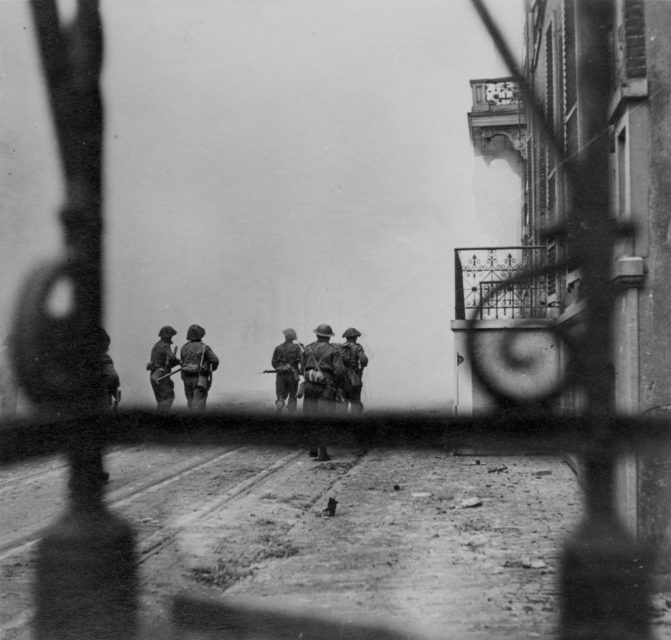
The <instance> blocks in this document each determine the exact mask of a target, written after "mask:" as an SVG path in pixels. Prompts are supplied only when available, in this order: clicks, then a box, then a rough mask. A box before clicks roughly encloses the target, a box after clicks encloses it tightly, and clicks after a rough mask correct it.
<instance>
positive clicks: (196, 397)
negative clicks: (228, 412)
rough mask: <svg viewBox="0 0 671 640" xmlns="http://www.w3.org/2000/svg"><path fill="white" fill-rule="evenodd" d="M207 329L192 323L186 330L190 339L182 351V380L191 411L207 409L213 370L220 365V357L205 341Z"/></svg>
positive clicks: (187, 403)
mask: <svg viewBox="0 0 671 640" xmlns="http://www.w3.org/2000/svg"><path fill="white" fill-rule="evenodd" d="M204 336H205V329H203V327H201V326H199V325H197V324H192V325H191V326H190V327H189V328H188V329H187V332H186V339H187V340H188V341H189V342H187V343H186V344H185V345H184V346H183V347H182V351H181V352H180V359H181V361H182V373H181V376H182V381H183V382H184V395H185V396H186V406H187V409H188V410H189V411H197V412H202V411H205V405H206V403H207V394H208V392H209V390H210V387H211V386H212V372H213V371H216V370H217V367H218V366H219V358H217V356H216V355H215V354H214V351H212V349H211V348H210V347H209V346H207V345H206V344H205V343H204V342H203V341H202V339H203V337H204Z"/></svg>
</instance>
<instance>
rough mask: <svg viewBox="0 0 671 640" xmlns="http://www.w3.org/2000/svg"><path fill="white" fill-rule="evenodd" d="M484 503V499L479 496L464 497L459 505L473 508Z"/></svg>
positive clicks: (463, 507)
mask: <svg viewBox="0 0 671 640" xmlns="http://www.w3.org/2000/svg"><path fill="white" fill-rule="evenodd" d="M481 505H482V500H480V498H478V497H473V498H464V499H463V500H462V501H461V502H460V503H459V506H460V507H461V508H462V509H471V508H473V507H479V506H481Z"/></svg>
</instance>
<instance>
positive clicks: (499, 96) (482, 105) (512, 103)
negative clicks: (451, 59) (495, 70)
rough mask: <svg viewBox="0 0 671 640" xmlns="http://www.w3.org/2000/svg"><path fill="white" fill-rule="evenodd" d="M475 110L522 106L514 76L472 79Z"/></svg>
mask: <svg viewBox="0 0 671 640" xmlns="http://www.w3.org/2000/svg"><path fill="white" fill-rule="evenodd" d="M471 91H472V93H473V111H474V112H479V111H500V110H504V111H505V110H509V109H510V108H512V109H514V110H517V109H518V108H520V107H521V106H522V100H521V97H520V92H519V88H518V86H517V83H516V82H515V81H514V80H513V78H495V79H492V80H471Z"/></svg>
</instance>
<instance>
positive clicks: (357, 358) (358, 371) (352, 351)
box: [338, 327, 368, 416]
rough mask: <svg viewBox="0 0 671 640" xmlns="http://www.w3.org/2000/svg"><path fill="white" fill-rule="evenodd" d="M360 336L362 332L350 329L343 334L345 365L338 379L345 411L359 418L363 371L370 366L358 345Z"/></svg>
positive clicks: (340, 346) (361, 409) (341, 354)
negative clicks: (344, 340)
mask: <svg viewBox="0 0 671 640" xmlns="http://www.w3.org/2000/svg"><path fill="white" fill-rule="evenodd" d="M360 336H361V332H360V331H358V330H357V329H355V328H354V327H350V328H349V329H347V330H345V332H344V333H343V334H342V337H343V338H345V339H346V342H344V343H343V344H341V345H339V351H340V356H341V358H342V365H343V371H342V375H341V376H340V377H339V379H338V392H339V396H340V397H341V398H342V400H343V410H344V411H345V412H346V413H347V412H348V411H350V412H351V414H352V415H357V416H358V415H361V413H362V412H363V404H362V402H361V389H362V388H363V383H362V376H363V370H364V369H365V368H366V367H367V366H368V356H367V355H366V353H365V352H364V349H363V347H362V346H361V345H360V344H358V343H357V338H359V337H360ZM350 407H351V409H350Z"/></svg>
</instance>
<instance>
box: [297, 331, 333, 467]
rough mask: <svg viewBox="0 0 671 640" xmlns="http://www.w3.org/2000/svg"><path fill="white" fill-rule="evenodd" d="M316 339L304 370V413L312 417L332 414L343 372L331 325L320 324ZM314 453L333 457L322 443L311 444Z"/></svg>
mask: <svg viewBox="0 0 671 640" xmlns="http://www.w3.org/2000/svg"><path fill="white" fill-rule="evenodd" d="M314 332H315V334H316V335H317V340H316V342H313V343H311V344H309V345H307V347H305V349H304V350H303V357H302V359H301V369H302V371H303V375H304V376H305V383H306V384H305V398H304V400H303V413H304V414H306V415H310V416H316V415H329V414H332V413H333V412H334V411H335V402H336V376H338V375H340V374H341V369H342V365H341V361H340V355H339V352H338V350H337V349H336V348H335V347H334V346H333V345H332V344H331V343H330V340H331V336H333V335H334V334H333V329H331V327H330V326H329V325H328V324H320V325H319V326H318V327H317V328H316V329H315V330H314ZM310 455H311V456H317V460H319V461H324V460H330V456H329V455H328V452H327V451H326V446H325V445H324V443H323V442H317V446H316V447H311V449H310Z"/></svg>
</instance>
